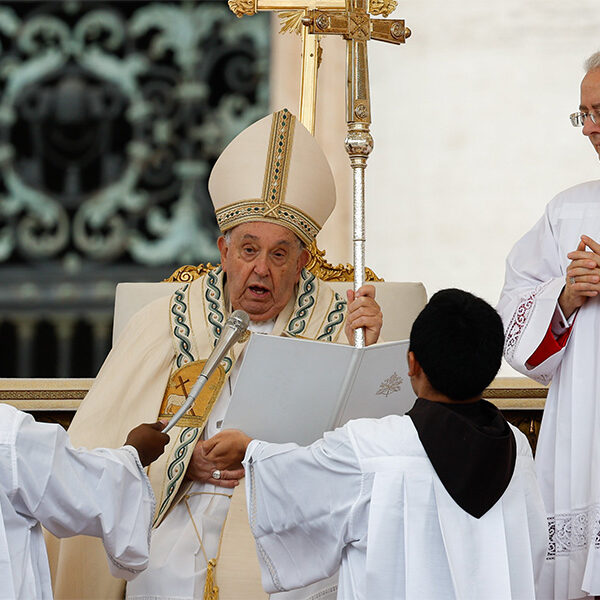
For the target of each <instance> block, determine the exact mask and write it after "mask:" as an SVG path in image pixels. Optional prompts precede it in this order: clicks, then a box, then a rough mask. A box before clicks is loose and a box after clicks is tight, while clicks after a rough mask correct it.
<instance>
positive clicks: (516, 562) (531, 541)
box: [244, 415, 547, 600]
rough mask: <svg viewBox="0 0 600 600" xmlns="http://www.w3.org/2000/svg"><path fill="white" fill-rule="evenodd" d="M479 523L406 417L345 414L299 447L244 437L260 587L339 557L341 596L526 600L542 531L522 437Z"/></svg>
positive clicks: (317, 573)
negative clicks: (508, 473) (504, 481)
mask: <svg viewBox="0 0 600 600" xmlns="http://www.w3.org/2000/svg"><path fill="white" fill-rule="evenodd" d="M513 432H514V435H515V438H516V441H517V459H516V464H515V470H514V474H513V477H512V479H511V481H510V483H509V485H508V488H507V489H506V491H505V492H504V494H503V495H502V497H501V498H500V500H499V501H498V502H497V503H496V504H495V505H494V506H493V507H492V508H491V509H490V510H489V511H488V512H486V513H485V514H484V515H483V516H482V517H481V518H480V519H476V518H475V517H472V516H471V515H469V514H468V513H466V512H465V511H463V510H462V509H461V508H460V507H459V506H458V505H457V504H456V503H455V502H454V500H452V498H451V497H450V496H449V495H448V493H447V492H446V490H445V488H444V486H443V485H442V483H441V482H440V480H439V478H438V477H437V475H436V473H435V470H434V469H433V467H432V465H431V463H430V461H429V459H428V458H427V455H426V453H425V450H424V449H423V446H422V444H421V442H420V440H419V437H418V435H417V432H416V430H415V427H414V425H413V423H412V420H411V419H410V417H408V416H403V417H399V416H395V415H394V416H389V417H385V418H383V419H379V420H375V419H360V420H357V421H351V422H349V423H348V424H347V425H346V426H344V427H342V428H340V429H337V430H336V431H334V432H331V433H327V434H325V437H324V438H323V439H322V440H319V441H317V442H315V443H314V444H312V445H311V446H309V447H306V448H301V447H298V446H297V445H295V444H281V445H280V444H268V443H265V442H260V441H256V440H255V441H253V442H252V443H251V444H250V446H249V447H248V450H247V452H246V457H245V461H244V465H245V468H246V493H247V498H248V514H249V519H250V526H251V528H252V532H253V534H254V536H255V538H256V546H257V550H258V555H259V559H260V562H261V569H262V580H263V586H264V587H265V589H267V590H268V591H271V592H273V591H277V590H285V589H293V588H296V587H300V586H304V585H306V584H308V583H310V582H312V581H316V580H319V579H323V578H324V577H326V576H328V575H330V574H331V573H333V572H334V571H335V570H336V569H337V568H338V567H339V566H340V564H341V568H340V574H339V592H338V598H340V599H343V600H353V599H356V600H367V599H370V600H372V599H374V598H376V599H377V600H403V599H408V600H426V599H438V598H444V600H450V599H453V598H454V599H457V600H467V599H469V600H481V599H482V598H486V599H489V600H496V599H498V600H500V599H502V600H510V599H519V600H524V599H532V600H533V599H534V598H535V576H536V573H537V572H539V569H540V566H541V563H542V562H543V560H544V556H545V552H546V545H547V532H546V523H545V517H544V511H543V506H542V502H541V498H540V496H539V492H538V490H537V486H536V482H535V475H534V472H533V459H532V456H531V450H530V448H529V445H528V442H527V440H526V439H525V436H523V434H522V433H520V432H519V431H518V430H516V429H514V428H513Z"/></svg>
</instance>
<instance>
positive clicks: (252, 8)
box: [229, 0, 410, 348]
mask: <svg viewBox="0 0 600 600" xmlns="http://www.w3.org/2000/svg"><path fill="white" fill-rule="evenodd" d="M396 6H397V3H396V0H370V2H369V0H313V1H310V0H229V7H230V8H231V10H232V11H233V12H234V13H235V14H236V15H237V16H238V17H241V16H243V15H253V14H255V13H256V12H258V11H287V12H284V13H282V16H284V17H285V18H288V19H290V20H291V21H292V22H293V21H296V22H298V21H299V22H300V23H301V25H303V26H304V27H303V31H302V37H303V40H302V80H301V94H300V111H299V113H300V114H299V118H300V121H301V122H302V124H303V125H304V126H305V127H306V128H307V129H308V130H309V131H310V132H311V133H313V134H314V130H315V111H316V95H317V70H318V64H319V47H318V44H319V36H321V35H341V36H342V37H343V38H344V39H345V40H346V42H347V51H346V79H347V83H346V86H347V87H346V123H347V126H348V132H347V135H346V139H345V147H346V152H347V153H348V156H349V157H350V165H351V167H352V179H353V193H352V214H353V226H352V230H353V259H354V260H353V262H354V289H355V290H357V289H358V288H359V287H361V286H362V285H363V283H364V279H365V168H366V166H367V158H368V157H369V154H370V153H371V150H372V149H373V138H372V136H371V133H370V131H369V127H370V125H371V99H370V93H369V64H368V60H367V42H368V41H369V40H370V39H374V40H379V41H383V42H389V43H392V44H403V43H404V42H405V41H406V39H407V38H408V37H409V36H410V29H408V28H406V27H405V26H404V20H401V19H372V18H371V14H370V13H373V14H382V15H384V16H386V17H387V16H388V15H389V14H390V13H391V12H392V11H393V10H394V9H395V8H396ZM289 11H294V12H289ZM284 29H287V27H284ZM364 343H365V342H364V330H362V329H357V330H356V332H355V335H354V345H355V346H356V347H358V348H362V347H364Z"/></svg>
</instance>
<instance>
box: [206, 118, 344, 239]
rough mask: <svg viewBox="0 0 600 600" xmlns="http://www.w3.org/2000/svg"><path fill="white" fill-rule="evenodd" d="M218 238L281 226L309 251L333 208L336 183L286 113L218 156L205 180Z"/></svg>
mask: <svg viewBox="0 0 600 600" xmlns="http://www.w3.org/2000/svg"><path fill="white" fill-rule="evenodd" d="M208 191H209V193H210V197H211V199H212V202H213V205H214V207H215V213H216V215H217V223H218V224H219V228H220V229H221V231H222V232H223V233H225V232H226V231H227V230H228V229H232V228H233V227H235V226H236V225H240V224H241V223H247V222H249V221H264V222H267V223H276V224H277V225H283V226H284V227H287V228H288V229H290V230H291V231H293V232H294V233H295V234H296V235H297V236H298V237H299V238H300V239H301V240H302V241H303V242H304V243H305V244H307V245H309V244H310V243H311V242H312V241H313V240H314V239H315V237H316V235H317V233H319V231H320V230H321V227H323V225H324V224H325V221H326V220H327V218H328V217H329V215H330V214H331V211H332V210H333V208H334V207H335V182H334V179H333V173H332V172H331V167H330V166H329V163H328V162H327V158H326V157H325V154H324V153H323V150H321V148H320V146H319V145H318V144H317V141H316V140H315V138H314V137H313V136H312V135H311V134H310V133H309V132H308V130H307V129H306V128H305V127H304V125H302V123H300V122H299V121H298V120H297V119H296V117H294V115H292V113H290V112H289V111H288V110H287V109H285V108H284V109H283V110H280V111H278V112H275V113H273V114H272V115H269V116H268V117H265V118H264V119H261V120H260V121H257V122H256V123H254V124H253V125H250V127H248V128H246V129H245V130H244V131H242V133H240V134H239V135H238V136H237V137H236V138H235V139H234V140H233V141H232V142H231V143H230V144H229V145H228V146H227V148H225V150H223V152H222V154H221V156H220V157H219V159H218V160H217V162H216V163H215V166H214V167H213V170H212V172H211V174H210V178H209V180H208Z"/></svg>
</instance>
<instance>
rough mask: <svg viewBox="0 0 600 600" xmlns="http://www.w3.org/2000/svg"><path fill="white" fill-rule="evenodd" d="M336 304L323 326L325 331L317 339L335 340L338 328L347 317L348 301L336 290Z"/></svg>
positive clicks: (323, 340)
mask: <svg viewBox="0 0 600 600" xmlns="http://www.w3.org/2000/svg"><path fill="white" fill-rule="evenodd" d="M335 300H336V302H335V305H334V307H333V309H332V310H331V311H330V313H329V314H328V315H327V323H326V324H325V326H324V327H323V332H322V333H321V334H319V335H318V336H317V340H319V341H322V342H331V341H333V338H334V335H335V334H336V330H337V329H338V328H339V327H340V326H341V325H342V323H343V322H344V319H345V318H346V308H347V306H348V302H347V301H346V300H344V299H343V298H342V297H341V296H340V295H339V294H338V293H337V292H335Z"/></svg>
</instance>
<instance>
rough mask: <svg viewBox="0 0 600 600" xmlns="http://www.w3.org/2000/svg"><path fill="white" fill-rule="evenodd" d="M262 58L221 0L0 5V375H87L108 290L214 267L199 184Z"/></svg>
mask: <svg viewBox="0 0 600 600" xmlns="http://www.w3.org/2000/svg"><path fill="white" fill-rule="evenodd" d="M269 46H270V23H269V18H268V16H267V15H257V16H256V17H255V18H254V19H244V20H239V19H237V18H236V17H235V16H234V15H233V14H232V13H231V12H230V11H229V8H228V7H227V4H226V3H225V2H223V1H222V0H215V1H211V0H202V1H195V0H187V1H185V0H183V1H174V0H172V1H160V2H137V1H118V2H117V1H115V2H112V1H104V2H100V1H96V0H86V1H72V0H67V1H63V2H50V1H38V2H31V1H26V0H21V1H17V0H14V1H12V2H2V3H0V278H1V281H2V285H0V334H3V335H0V376H13V375H20V376H34V375H37V376H40V375H44V376H52V375H60V376H64V377H67V376H70V375H73V374H76V375H79V376H92V375H94V374H95V372H96V371H95V369H96V368H97V366H98V364H99V363H101V362H102V359H103V358H104V356H105V354H106V350H107V346H108V345H109V344H110V322H111V319H112V304H113V297H114V288H115V283H116V282H118V281H140V280H141V281H144V280H145V281H157V280H160V279H162V278H164V277H165V275H166V274H168V273H169V272H171V271H172V270H173V269H174V268H175V267H176V266H177V265H181V264H183V263H186V262H190V263H194V264H197V263H199V262H206V261H214V260H215V259H217V257H218V252H217V249H216V245H215V240H216V237H217V234H218V229H217V226H216V221H215V218H214V214H213V210H212V205H211V203H210V200H209V197H208V192H207V185H206V181H207V177H208V174H209V172H210V169H211V167H212V164H213V163H214V161H215V160H216V158H217V156H218V155H219V154H220V153H221V151H222V150H223V148H224V147H225V146H226V145H227V144H228V143H229V141H230V140H231V139H233V138H234V137H235V136H236V135H237V134H238V133H239V132H240V131H242V130H243V129H244V128H245V127H247V126H248V125H249V124H250V123H252V122H254V121H255V120H257V119H258V118H260V117H262V116H264V115H265V114H267V113H268V112H269V102H268V91H269V90H268V67H269ZM42 321H43V328H42V329H43V330H44V331H45V332H46V333H45V334H44V335H45V339H49V340H50V341H51V344H50V346H46V345H45V344H44V343H42V342H41V341H40V340H41V338H40V330H41V329H40V327H41V325H40V323H42ZM82 327H83V329H82ZM79 330H81V331H83V333H82V334H81V335H79V334H77V331H79ZM89 331H92V333H90V334H89V335H88V333H86V332H89ZM78 335H79V338H78V339H79V341H73V340H74V337H73V336H75V337H77V336H78ZM2 338H4V341H3V339H2ZM77 344H80V345H79V346H78V345H77ZM90 347H92V348H94V350H93V359H90V360H88V361H87V363H88V364H93V365H94V369H88V368H87V367H85V368H84V367H81V368H77V369H74V368H73V361H74V360H76V359H78V357H80V356H82V355H83V354H85V352H86V351H87V349H88V348H90ZM38 355H39V358H36V357H38ZM44 356H46V358H45V359H44V360H45V364H46V367H45V368H46V369H47V371H44V372H43V373H39V372H38V371H37V370H36V368H35V364H37V363H40V364H41V362H43V361H42V359H43V358H44ZM73 357H75V359H74V358H73ZM53 361H54V362H57V363H58V366H57V367H56V368H54V367H52V366H51V365H52V363H53ZM7 364H9V365H11V366H10V368H8V369H6V368H5V366H6V365H7ZM15 364H16V366H14V365H15Z"/></svg>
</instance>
